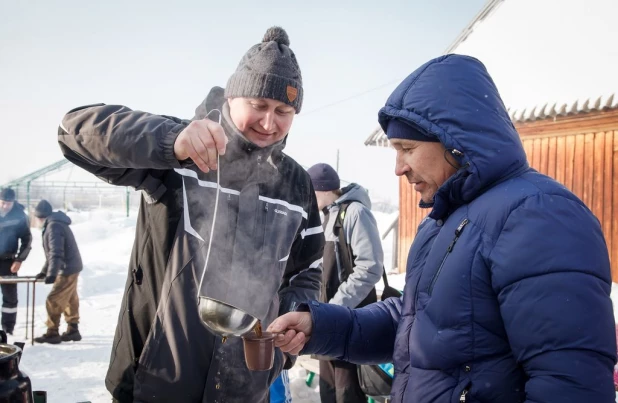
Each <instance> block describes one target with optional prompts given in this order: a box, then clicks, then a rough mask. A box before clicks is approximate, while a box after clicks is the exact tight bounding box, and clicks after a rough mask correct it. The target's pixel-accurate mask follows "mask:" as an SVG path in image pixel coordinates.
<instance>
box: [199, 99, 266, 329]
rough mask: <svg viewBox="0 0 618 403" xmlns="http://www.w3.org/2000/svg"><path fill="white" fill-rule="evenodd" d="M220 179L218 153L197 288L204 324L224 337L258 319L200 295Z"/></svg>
mask: <svg viewBox="0 0 618 403" xmlns="http://www.w3.org/2000/svg"><path fill="white" fill-rule="evenodd" d="M215 111H217V112H219V124H221V116H222V113H221V111H220V110H218V109H213V110H211V111H210V112H208V114H206V117H208V116H209V115H210V114H211V113H212V112H215ZM220 179H221V164H220V163H219V153H217V195H216V197H215V209H214V212H213V216H212V228H211V230H210V238H209V240H208V251H207V252H206V262H205V263H204V270H203V271H202V277H201V279H200V283H199V286H198V288H197V300H198V311H199V315H200V319H201V320H202V322H204V324H205V325H206V326H207V327H208V328H209V329H210V330H211V331H212V332H214V333H215V334H218V335H219V336H221V337H223V338H226V337H229V336H237V337H240V336H243V335H245V334H247V333H249V332H251V330H253V328H254V327H255V325H256V323H257V321H258V319H257V318H255V317H253V316H251V315H249V314H248V313H246V312H244V311H242V310H241V309H238V308H236V307H234V306H232V305H230V304H227V303H225V302H222V301H219V300H216V299H214V298H209V297H207V296H204V295H200V292H201V289H202V284H203V282H204V275H205V274H206V267H207V266H208V260H209V259H210V251H211V248H212V239H213V237H214V236H213V235H214V230H215V221H216V218H217V209H218V207H219V193H220V192H221V185H220Z"/></svg>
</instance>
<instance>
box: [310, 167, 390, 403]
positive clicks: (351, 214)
mask: <svg viewBox="0 0 618 403" xmlns="http://www.w3.org/2000/svg"><path fill="white" fill-rule="evenodd" d="M307 172H308V173H309V176H310V177H311V183H312V184H313V188H314V189H315V195H316V199H317V201H318V208H319V209H320V210H321V211H322V212H323V213H324V223H323V228H324V238H325V240H326V244H325V245H324V259H323V263H322V295H321V298H320V299H321V301H323V302H328V303H330V304H336V305H342V306H347V307H349V308H358V307H363V306H365V305H368V304H370V303H373V302H376V301H377V300H378V299H377V294H376V289H375V285H376V283H377V282H378V281H380V277H381V276H382V272H383V270H384V266H383V264H384V253H383V251H382V242H381V240H380V233H379V231H378V224H377V223H376V220H375V218H374V216H373V214H372V213H371V200H370V199H369V193H367V191H366V190H365V189H364V188H363V187H362V186H360V185H358V184H356V183H352V184H350V185H348V186H346V187H345V188H343V189H342V188H341V181H340V179H339V175H338V174H337V171H335V170H334V169H333V167H331V166H330V165H328V164H315V165H314V166H312V167H311V168H309V169H308V170H307ZM321 358H322V359H321V360H320V399H321V401H322V403H355V402H361V401H363V402H364V401H367V397H366V396H365V394H364V393H363V391H362V389H361V387H360V384H359V380H358V373H357V366H356V365H354V364H351V363H348V362H345V361H340V360H336V359H325V358H324V357H321Z"/></svg>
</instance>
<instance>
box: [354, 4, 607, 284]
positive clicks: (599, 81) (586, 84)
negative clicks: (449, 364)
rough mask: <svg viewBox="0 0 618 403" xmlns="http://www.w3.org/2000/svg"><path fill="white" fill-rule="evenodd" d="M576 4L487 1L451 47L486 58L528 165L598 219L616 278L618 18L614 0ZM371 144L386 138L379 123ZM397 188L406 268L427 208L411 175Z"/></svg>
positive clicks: (401, 256)
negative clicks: (409, 180)
mask: <svg viewBox="0 0 618 403" xmlns="http://www.w3.org/2000/svg"><path fill="white" fill-rule="evenodd" d="M568 3H573V4H568ZM575 3H578V2H563V1H560V0H490V1H489V2H488V3H487V4H486V6H485V7H484V8H483V10H481V12H480V13H479V14H478V15H477V16H476V17H475V18H474V20H473V21H472V22H471V23H470V24H469V25H468V27H466V29H464V31H463V32H462V33H461V34H460V35H459V37H458V38H456V40H455V41H454V42H453V44H452V45H451V46H450V47H449V48H448V49H447V51H446V53H460V54H467V55H471V56H474V57H477V58H478V59H479V60H481V61H482V62H483V63H484V64H485V65H486V66H487V69H488V70H489V73H490V74H491V75H492V77H493V78H494V81H495V82H496V85H497V86H498V90H499V91H500V93H501V95H502V97H503V100H504V102H505V104H506V106H507V108H508V109H509V114H510V116H511V119H512V120H513V122H514V124H515V127H516V128H517V131H518V132H519V134H520V136H521V139H522V143H523V145H524V149H525V150H526V154H527V157H528V161H529V163H530V165H531V166H532V167H534V168H535V169H537V170H538V171H540V172H542V173H544V174H546V175H549V176H551V177H553V178H555V179H556V180H558V181H559V182H561V183H563V184H564V185H565V186H566V187H568V188H569V189H570V190H571V191H573V192H574V193H575V194H576V195H577V196H578V197H579V198H581V199H582V200H583V201H584V203H586V205H587V206H588V207H589V208H590V209H591V210H592V212H593V213H594V214H595V215H596V217H597V218H598V219H599V221H600V222H601V225H602V228H603V233H604V235H605V239H606V241H607V245H608V248H609V250H610V259H611V262H612V277H613V279H614V281H615V282H618V51H616V46H615V42H614V41H615V39H614V38H618V24H615V23H614V22H612V21H611V17H609V16H611V15H614V16H615V15H618V2H616V1H614V0H591V1H590V2H588V3H585V4H584V3H583V2H579V3H581V4H575ZM612 24H613V26H612ZM578 44H579V45H584V46H574V45H578ZM552 46H553V48H552ZM365 144H367V145H373V146H388V141H387V140H386V137H385V135H384V133H383V132H382V130H381V129H379V128H378V129H376V130H374V132H373V133H372V134H371V136H370V137H369V138H368V139H367V141H366V142H365ZM399 186H400V196H399V208H400V220H399V240H400V242H399V246H398V267H399V270H400V271H404V270H405V263H406V259H407V254H408V249H409V246H410V244H411V243H412V241H413V239H414V236H415V234H416V228H417V226H418V224H419V223H420V221H421V220H422V218H423V217H424V216H425V214H427V213H428V210H422V209H420V208H418V201H419V200H418V195H417V193H416V192H415V191H414V189H413V188H412V186H410V185H409V184H408V183H407V181H406V180H405V179H403V180H400V185H399ZM582 236H585V234H582Z"/></svg>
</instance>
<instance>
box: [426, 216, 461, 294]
mask: <svg viewBox="0 0 618 403" xmlns="http://www.w3.org/2000/svg"><path fill="white" fill-rule="evenodd" d="M469 222H470V221H469V220H468V219H467V218H464V219H463V221H462V222H461V223H460V224H459V226H458V227H457V229H455V238H453V240H452V241H451V243H450V245H449V246H448V248H447V249H446V253H445V254H444V258H442V263H440V267H438V271H437V272H436V274H435V275H434V276H433V279H431V283H430V284H429V289H428V290H427V293H428V294H429V295H430V296H431V294H432V292H433V287H434V286H435V285H436V281H438V277H439V276H440V272H441V271H442V268H443V267H444V262H446V258H447V257H448V255H449V254H450V253H451V252H452V251H453V248H454V247H455V244H456V243H457V240H458V239H459V237H460V236H461V233H462V232H463V230H464V227H465V226H466V225H468V223H469Z"/></svg>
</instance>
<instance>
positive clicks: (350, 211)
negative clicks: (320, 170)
mask: <svg viewBox="0 0 618 403" xmlns="http://www.w3.org/2000/svg"><path fill="white" fill-rule="evenodd" d="M343 192H344V193H343V195H342V196H341V197H340V198H339V199H337V201H335V203H333V204H331V205H330V206H328V207H327V209H328V213H329V216H330V217H333V218H334V217H336V216H337V214H338V212H339V208H340V206H341V204H343V203H346V202H353V203H351V204H350V205H349V206H348V208H347V210H346V214H345V218H344V220H343V232H344V235H345V240H346V243H347V244H348V245H349V248H351V250H352V253H353V255H354V269H353V273H352V274H350V276H349V277H348V278H347V280H345V281H344V282H343V283H342V284H341V285H340V286H339V289H338V290H337V293H336V294H335V295H334V296H333V297H332V298H331V299H330V300H329V301H328V302H329V303H331V304H336V305H343V306H347V307H349V308H356V307H357V306H358V305H359V304H360V303H361V301H363V300H364V299H365V298H366V297H367V296H368V295H369V293H370V292H371V290H372V289H373V288H374V286H375V285H376V283H377V282H378V281H380V278H381V276H382V272H383V263H384V252H383V251H382V242H381V241H380V234H379V231H378V225H377V223H376V220H375V218H374V216H373V214H372V213H371V200H370V199H369V194H368V193H367V191H366V190H365V189H364V188H363V187H362V186H360V185H357V184H355V183H353V184H351V185H349V186H347V187H346V188H344V189H343ZM334 223H335V220H334V219H330V220H328V222H327V223H326V227H325V228H324V237H325V239H326V242H338V239H337V237H336V236H335V234H334V233H333V225H334Z"/></svg>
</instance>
